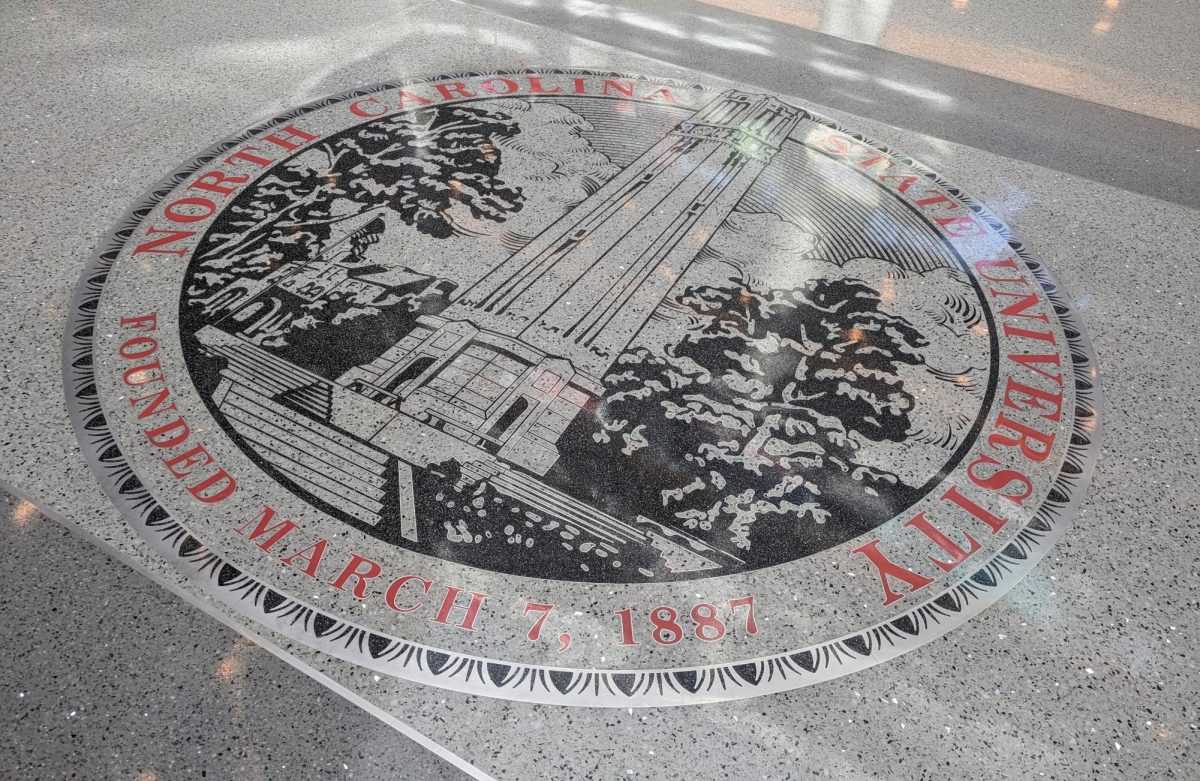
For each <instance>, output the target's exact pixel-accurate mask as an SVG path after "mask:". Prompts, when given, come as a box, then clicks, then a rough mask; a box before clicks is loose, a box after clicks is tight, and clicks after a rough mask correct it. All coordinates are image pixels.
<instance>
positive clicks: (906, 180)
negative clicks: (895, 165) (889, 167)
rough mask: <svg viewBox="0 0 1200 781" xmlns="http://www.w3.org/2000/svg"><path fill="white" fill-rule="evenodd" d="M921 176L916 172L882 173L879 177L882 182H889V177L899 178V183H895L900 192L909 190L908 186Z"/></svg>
mask: <svg viewBox="0 0 1200 781" xmlns="http://www.w3.org/2000/svg"><path fill="white" fill-rule="evenodd" d="M919 178H920V177H919V176H917V175H916V174H880V175H879V177H878V179H879V181H881V182H884V183H885V184H886V183H887V180H888V179H899V180H900V182H899V184H897V185H895V187H896V190H897V191H898V192H902V193H905V192H908V188H909V187H912V186H913V183H914V182H916V181H917V180H918V179H919Z"/></svg>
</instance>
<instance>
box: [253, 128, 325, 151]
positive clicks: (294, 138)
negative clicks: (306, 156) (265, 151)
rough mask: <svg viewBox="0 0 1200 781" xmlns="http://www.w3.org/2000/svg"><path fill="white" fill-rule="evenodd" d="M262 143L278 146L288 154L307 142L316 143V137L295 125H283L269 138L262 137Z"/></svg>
mask: <svg viewBox="0 0 1200 781" xmlns="http://www.w3.org/2000/svg"><path fill="white" fill-rule="evenodd" d="M262 140H263V141H266V142H267V143H269V144H274V145H275V146H280V147H283V148H284V149H286V150H287V151H289V152H294V151H295V150H297V149H299V148H300V147H302V146H304V145H305V144H307V143H308V142H309V141H316V140H317V136H315V135H313V134H312V133H307V132H305V131H303V130H301V129H299V128H298V127H296V126H295V125H284V126H283V127H281V128H279V129H278V130H276V131H275V132H274V133H272V134H271V135H269V136H263V137H262Z"/></svg>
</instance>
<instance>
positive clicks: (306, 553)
mask: <svg viewBox="0 0 1200 781" xmlns="http://www.w3.org/2000/svg"><path fill="white" fill-rule="evenodd" d="M328 547H329V540H317V541H316V542H314V543H313V544H312V545H309V546H308V547H307V548H305V549H303V550H298V551H296V552H295V553H293V554H292V555H291V556H287V557H285V558H283V559H280V561H282V562H283V563H284V564H286V565H288V566H289V567H294V566H295V565H294V564H293V563H292V562H294V561H295V560H296V559H300V560H301V561H305V562H308V563H307V564H305V565H304V569H303V570H301V572H303V573H304V574H305V575H308V576H309V577H310V578H316V577H317V568H318V567H320V566H321V557H322V556H324V555H325V549H326V548H328Z"/></svg>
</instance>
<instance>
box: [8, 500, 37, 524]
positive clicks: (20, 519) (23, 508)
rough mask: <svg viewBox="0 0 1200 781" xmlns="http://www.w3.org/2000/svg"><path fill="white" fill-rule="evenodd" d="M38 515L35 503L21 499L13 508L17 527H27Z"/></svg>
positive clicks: (14, 521) (13, 516)
mask: <svg viewBox="0 0 1200 781" xmlns="http://www.w3.org/2000/svg"><path fill="white" fill-rule="evenodd" d="M36 515H37V508H36V507H34V506H33V502H30V501H27V500H25V499H21V500H20V501H18V502H17V503H16V504H15V505H13V508H12V522H13V523H15V524H16V525H17V526H25V525H27V524H28V523H29V522H30V521H32V520H33V518H34V516H36Z"/></svg>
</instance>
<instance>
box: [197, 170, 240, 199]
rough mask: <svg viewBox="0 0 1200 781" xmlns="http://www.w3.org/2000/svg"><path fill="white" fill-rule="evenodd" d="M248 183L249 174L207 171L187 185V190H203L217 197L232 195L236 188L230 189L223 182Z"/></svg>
mask: <svg viewBox="0 0 1200 781" xmlns="http://www.w3.org/2000/svg"><path fill="white" fill-rule="evenodd" d="M248 181H250V175H249V174H233V175H229V174H226V173H225V172H224V171H209V172H208V173H206V174H201V175H200V177H199V178H198V179H196V181H194V182H192V183H191V184H189V185H188V189H189V190H205V191H207V192H210V193H216V194H217V195H233V193H234V192H235V191H236V190H237V187H230V186H229V185H227V184H224V183H225V182H232V183H233V184H235V185H242V184H245V183H246V182H248Z"/></svg>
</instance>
